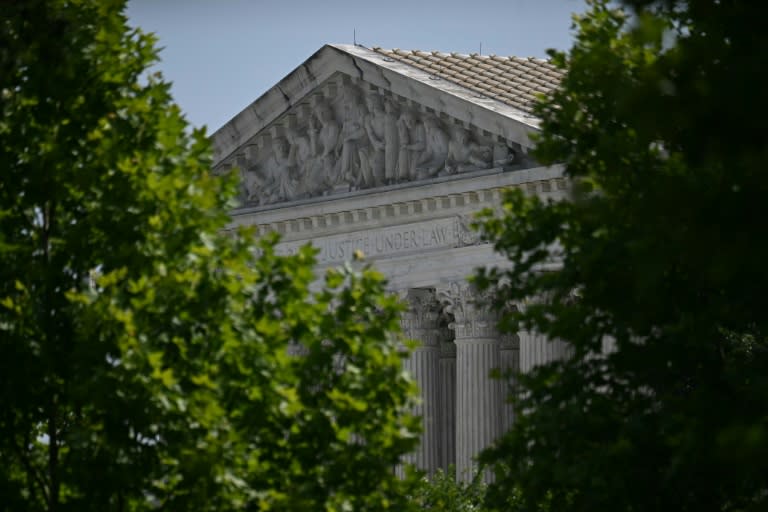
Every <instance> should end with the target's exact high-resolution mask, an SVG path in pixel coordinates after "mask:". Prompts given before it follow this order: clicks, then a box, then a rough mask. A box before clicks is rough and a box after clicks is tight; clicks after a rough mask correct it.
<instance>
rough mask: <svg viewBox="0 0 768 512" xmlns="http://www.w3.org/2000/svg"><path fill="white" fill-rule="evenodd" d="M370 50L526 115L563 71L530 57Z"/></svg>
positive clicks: (554, 87)
mask: <svg viewBox="0 0 768 512" xmlns="http://www.w3.org/2000/svg"><path fill="white" fill-rule="evenodd" d="M373 50H374V51H375V52H377V53H379V54H381V55H384V56H385V57H389V58H392V59H395V60H399V61H401V62H404V63H405V64H408V65H411V66H414V67H416V68H419V69H421V70H422V71H427V72H429V73H433V74H435V75H437V76H440V77H442V78H445V79H446V80H450V81H452V82H454V83H456V84H459V85H461V86H463V87H466V88H467V89H470V90H472V91H475V92H477V93H480V94H484V95H486V96H489V97H491V98H494V99H496V100H498V101H501V102H504V103H506V104H508V105H511V106H513V107H515V108H517V109H520V110H522V111H524V112H528V113H532V111H533V105H534V104H535V102H536V96H537V95H539V94H545V95H547V94H551V93H552V92H553V91H554V90H555V89H556V88H557V86H558V84H559V83H560V80H561V78H562V76H563V71H562V70H560V69H558V68H557V67H556V66H554V65H553V64H552V63H550V62H548V61H546V60H543V59H536V58H533V57H529V58H521V57H502V56H498V55H478V54H476V53H473V54H471V55H463V54H460V53H442V52H437V51H432V52H425V51H421V50H412V51H407V50H400V49H397V48H396V49H392V50H385V49H383V48H377V47H374V48H373Z"/></svg>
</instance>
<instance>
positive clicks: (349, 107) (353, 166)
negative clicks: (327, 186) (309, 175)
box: [339, 87, 366, 187]
mask: <svg viewBox="0 0 768 512" xmlns="http://www.w3.org/2000/svg"><path fill="white" fill-rule="evenodd" d="M364 110H365V107H364V106H363V104H362V102H361V100H360V95H359V94H358V92H357V90H356V89H354V88H352V87H349V88H347V89H346V90H345V94H344V124H343V126H342V129H341V158H340V162H341V168H340V175H339V181H340V182H343V183H348V184H349V185H351V186H356V187H357V186H360V185H362V181H364V180H362V179H361V176H360V175H359V174H358V176H355V174H356V172H355V171H358V173H359V170H360V163H359V158H360V155H359V148H360V147H362V145H363V144H364V142H365V137H366V133H365V126H364V117H365V115H364Z"/></svg>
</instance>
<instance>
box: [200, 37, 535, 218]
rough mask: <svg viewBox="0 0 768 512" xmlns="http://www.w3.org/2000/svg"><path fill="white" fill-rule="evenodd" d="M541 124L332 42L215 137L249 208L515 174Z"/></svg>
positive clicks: (220, 164) (220, 163) (218, 155)
mask: <svg viewBox="0 0 768 512" xmlns="http://www.w3.org/2000/svg"><path fill="white" fill-rule="evenodd" d="M533 131H536V120H535V118H532V117H531V116H530V115H527V114H525V113H523V112H520V111H519V110H515V109H514V108H512V107H509V106H508V105H504V104H503V103H501V102H499V101H495V100H494V99H493V98H488V97H484V96H482V95H478V94H477V93H473V92H472V91H469V90H467V89H465V88H463V87H461V86H458V85H456V84H451V83H448V82H447V81H445V80H441V79H435V77H433V76H430V75H429V74H428V73H425V72H424V71H421V70H418V69H416V68H413V67H411V66H408V65H406V64H403V63H400V62H395V61H393V59H387V57H386V56H382V55H380V54H377V53H376V52H374V51H371V50H368V49H365V48H360V47H346V46H343V47H342V46H326V47H323V48H322V49H321V50H320V51H318V52H317V53H316V54H315V55H313V56H312V57H311V58H310V59H309V60H307V61H306V62H305V63H303V64H302V65H301V66H300V67H299V68H297V69H296V70H294V72H292V73H291V74H290V75H288V76H287V77H286V78H285V79H283V80H282V81H281V82H280V83H278V84H277V85H276V86H275V87H273V88H272V89H271V90H270V91H268V92H267V93H266V94H264V95H263V96H262V97H260V98H259V99H258V100H256V101H255V102H254V103H253V104H252V105H251V106H249V107H248V108H247V109H246V110H244V111H243V112H241V113H240V114H238V116H236V117H235V118H234V119H233V120H232V121H230V122H229V123H227V125H225V126H224V127H222V128H221V129H220V130H219V131H217V132H216V134H214V147H215V167H214V169H215V171H218V172H225V171H226V170H228V169H233V168H237V169H238V171H239V172H240V176H241V179H242V187H241V188H242V195H241V199H242V203H243V205H244V206H251V207H253V206H267V205H276V204H281V203H286V202H292V201H302V200H311V199H313V198H323V197H326V196H336V195H338V194H346V193H350V192H355V191H361V190H368V189H375V188H384V187H393V186H402V184H403V183H414V184H416V183H422V182H423V183H427V182H430V181H435V180H437V181H442V180H450V179H454V178H457V177H462V176H468V175H475V174H478V173H485V172H491V171H493V170H495V171H496V172H507V171H514V170H518V169H523V168H526V167H531V166H532V165H534V164H533V163H532V161H531V160H530V158H529V157H528V156H526V155H527V152H528V149H529V147H530V145H531V143H530V139H529V135H530V133H531V132H533Z"/></svg>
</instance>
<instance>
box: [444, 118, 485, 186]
mask: <svg viewBox="0 0 768 512" xmlns="http://www.w3.org/2000/svg"><path fill="white" fill-rule="evenodd" d="M491 158H492V155H491V150H490V148H487V147H484V146H480V145H479V144H476V143H475V142H473V141H472V140H471V139H470V133H469V131H468V130H466V129H464V128H462V127H461V126H455V127H454V128H453V133H452V137H451V140H450V142H449V143H448V156H447V158H446V161H445V169H444V170H443V172H442V173H441V174H457V173H461V172H467V171H472V170H477V169H488V168H489V167H490V160H491Z"/></svg>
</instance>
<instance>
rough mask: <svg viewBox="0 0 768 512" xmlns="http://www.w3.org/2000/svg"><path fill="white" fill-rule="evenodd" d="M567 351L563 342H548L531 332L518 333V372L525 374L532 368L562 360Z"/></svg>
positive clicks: (544, 337)
mask: <svg viewBox="0 0 768 512" xmlns="http://www.w3.org/2000/svg"><path fill="white" fill-rule="evenodd" d="M568 350H569V348H568V345H567V344H566V343H565V342H563V341H560V340H549V339H547V338H546V336H544V335H542V334H538V333H534V332H531V331H520V371H521V372H523V373H526V372H529V371H530V370H531V369H532V368H533V367H534V366H538V365H540V364H545V363H549V362H551V361H558V360H561V359H564V358H565V357H567V356H568Z"/></svg>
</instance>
